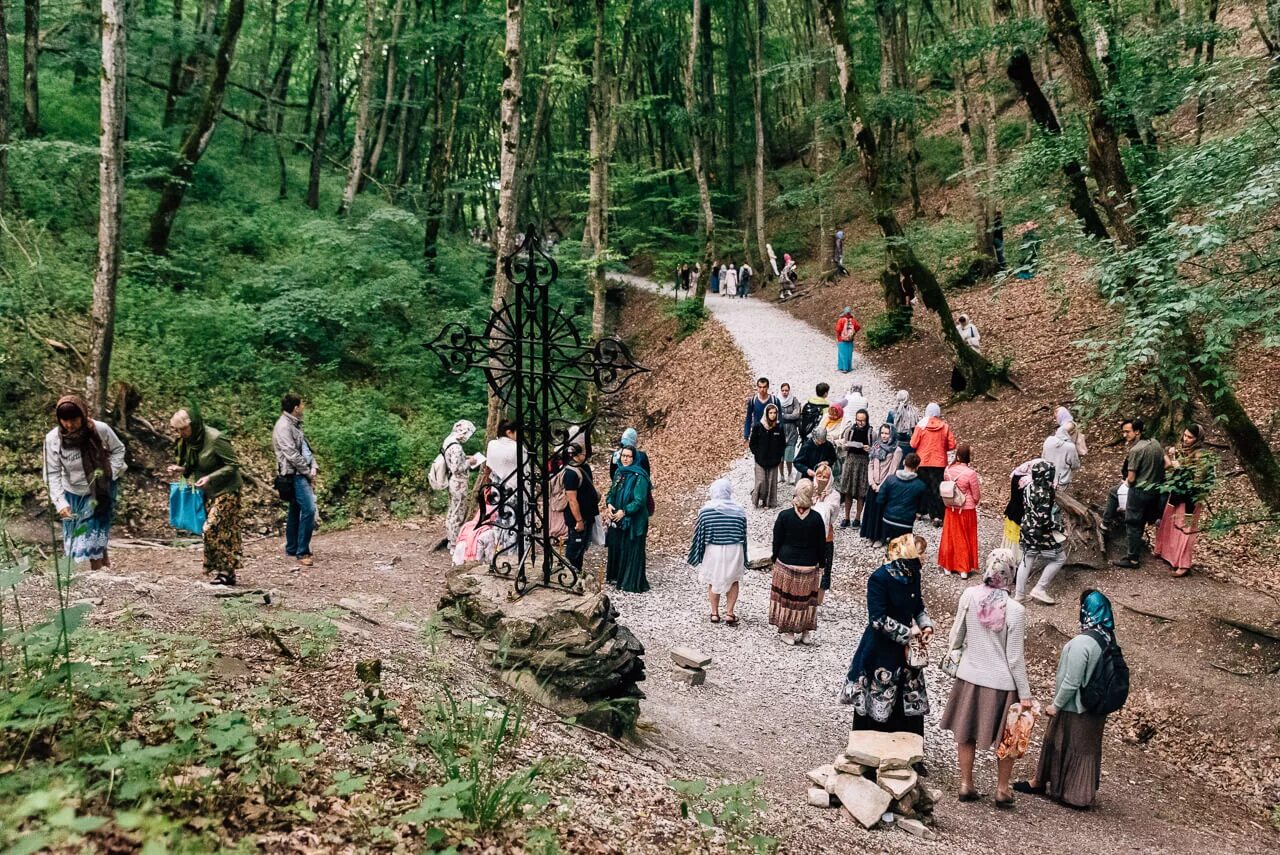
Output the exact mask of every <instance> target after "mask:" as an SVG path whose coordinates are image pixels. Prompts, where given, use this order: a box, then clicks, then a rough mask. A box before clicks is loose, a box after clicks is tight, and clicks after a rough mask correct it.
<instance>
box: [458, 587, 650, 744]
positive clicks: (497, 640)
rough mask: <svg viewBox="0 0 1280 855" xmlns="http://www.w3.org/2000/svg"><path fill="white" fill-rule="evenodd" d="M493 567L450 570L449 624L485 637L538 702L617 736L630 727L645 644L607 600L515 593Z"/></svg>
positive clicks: (540, 591)
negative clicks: (492, 569)
mask: <svg viewBox="0 0 1280 855" xmlns="http://www.w3.org/2000/svg"><path fill="white" fill-rule="evenodd" d="M488 570H489V568H488V565H487V564H483V563H481V564H470V565H463V566H461V567H455V568H454V569H453V570H451V571H450V572H449V575H448V577H447V579H446V583H445V586H446V592H445V594H444V596H443V597H441V599H440V611H439V614H440V618H441V620H442V621H443V622H444V624H445V625H446V626H448V627H449V628H450V630H451V631H452V632H453V633H454V634H455V635H460V636H465V637H469V638H474V639H476V640H477V641H479V643H480V649H481V650H483V651H484V652H485V653H487V654H488V655H489V657H490V662H491V664H492V665H493V666H494V667H495V668H497V669H498V670H499V672H500V675H501V678H502V680H503V682H505V683H507V684H508V685H509V686H511V687H513V688H515V689H516V690H518V691H520V692H522V693H523V694H525V695H527V696H528V697H529V698H530V699H532V700H533V701H535V702H536V703H538V704H541V705H542V706H545V707H547V708H549V709H551V710H554V711H555V712H556V713H558V714H560V715H563V716H566V717H573V718H574V719H575V720H576V721H577V722H578V723H579V724H582V725H585V726H587V727H590V728H593V729H595V730H599V731H601V732H603V733H608V734H609V735H611V736H614V737H618V736H622V735H623V734H625V733H628V732H630V731H631V730H632V729H633V728H634V727H635V723H636V719H637V718H638V717H639V715H640V700H641V698H643V697H644V692H642V691H640V689H639V687H638V686H637V685H636V684H637V683H638V682H640V681H641V680H643V679H644V660H643V658H642V657H643V655H644V646H643V645H642V644H641V643H640V642H639V640H637V639H636V637H635V636H634V635H632V634H631V631H630V630H629V629H627V628H626V627H625V626H622V625H621V624H620V623H618V620H617V618H618V613H617V611H616V610H615V609H614V608H613V604H612V603H611V602H610V601H609V598H608V597H607V596H606V595H605V594H604V593H603V592H600V591H596V592H588V593H585V594H573V593H569V592H567V591H561V590H557V589H554V588H544V587H534V588H531V589H530V590H529V591H528V592H527V593H526V594H525V595H524V596H523V597H513V596H512V591H511V580H509V579H504V578H502V577H500V576H495V575H493V574H492V573H489V572H488ZM588 582H590V580H588Z"/></svg>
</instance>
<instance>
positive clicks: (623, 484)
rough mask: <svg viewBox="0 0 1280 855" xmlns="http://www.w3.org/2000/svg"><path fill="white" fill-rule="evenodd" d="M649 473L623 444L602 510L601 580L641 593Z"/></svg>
mask: <svg viewBox="0 0 1280 855" xmlns="http://www.w3.org/2000/svg"><path fill="white" fill-rule="evenodd" d="M649 490H650V485H649V473H648V472H646V471H644V469H643V468H641V467H640V466H639V465H638V464H637V463H636V451H635V449H634V448H632V447H631V446H623V447H622V451H621V452H619V455H618V468H617V470H615V471H614V473H613V485H612V486H611V487H610V488H609V497H608V499H607V500H606V501H607V507H606V510H605V513H606V521H607V522H608V523H609V533H608V536H607V537H606V539H605V545H606V546H608V548H609V559H608V565H607V568H606V572H605V580H606V581H608V582H612V583H613V584H615V585H617V586H618V590H620V591H630V592H632V593H635V594H643V593H644V592H645V591H647V590H649V579H648V577H647V576H645V548H646V541H647V539H648V535H649Z"/></svg>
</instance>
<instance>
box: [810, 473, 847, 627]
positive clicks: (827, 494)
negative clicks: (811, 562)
mask: <svg viewBox="0 0 1280 855" xmlns="http://www.w3.org/2000/svg"><path fill="white" fill-rule="evenodd" d="M834 480H835V476H833V475H832V473H831V465H830V464H829V463H827V462H826V461H825V460H824V461H823V462H822V463H819V464H818V465H817V466H815V467H814V468H813V509H814V510H815V511H817V512H818V514H819V515H820V516H821V517H822V525H823V528H824V530H825V532H826V534H825V540H826V542H825V543H824V544H823V546H822V581H821V582H819V583H818V605H822V602H823V601H824V600H825V599H826V598H827V591H830V590H831V568H832V567H834V566H835V561H836V538H835V534H836V530H835V522H836V512H837V511H838V510H839V508H840V491H839V490H837V489H836V488H835V486H834V483H833V482H834Z"/></svg>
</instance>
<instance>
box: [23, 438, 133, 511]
mask: <svg viewBox="0 0 1280 855" xmlns="http://www.w3.org/2000/svg"><path fill="white" fill-rule="evenodd" d="M93 426H94V427H95V428H97V430H98V436H99V437H101V438H102V444H103V445H105V446H106V448H107V454H108V455H110V456H111V480H112V481H116V480H118V479H119V478H120V476H121V475H123V474H124V473H125V470H126V469H128V468H129V467H128V466H126V465H125V463H124V443H123V442H121V441H120V437H118V436H116V432H115V431H113V430H112V429H111V427H110V426H109V425H107V424H106V422H101V421H98V420H97V419H94V420H93ZM44 482H45V483H46V484H48V485H49V501H51V502H53V506H54V507H55V508H57V509H58V512H59V513H61V512H62V511H63V510H65V509H67V508H70V507H71V505H70V504H69V503H68V502H67V497H66V494H67V493H74V494H75V495H77V496H87V495H89V479H88V478H86V477H85V475H84V464H83V463H81V462H80V450H79V449H77V448H66V449H64V448H63V447H62V436H61V434H60V433H59V430H58V428H54V429H53V430H51V431H49V432H48V433H47V434H45V437H44Z"/></svg>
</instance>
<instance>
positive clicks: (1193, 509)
mask: <svg viewBox="0 0 1280 855" xmlns="http://www.w3.org/2000/svg"><path fill="white" fill-rule="evenodd" d="M1164 465H1165V487H1166V488H1168V487H1169V486H1170V485H1174V487H1175V489H1174V490H1173V492H1171V493H1170V494H1169V500H1168V501H1167V502H1166V503H1165V506H1164V515H1163V516H1162V517H1160V525H1159V527H1158V528H1157V529H1156V545H1155V549H1154V552H1155V554H1156V555H1157V556H1158V557H1160V558H1163V559H1164V560H1165V561H1168V562H1169V566H1170V567H1172V568H1173V575H1174V576H1177V577H1179V578H1181V577H1183V576H1186V575H1187V574H1188V573H1190V572H1191V561H1192V558H1193V556H1194V554H1195V549H1196V540H1197V538H1199V537H1200V534H1199V531H1198V529H1199V528H1200V511H1201V510H1202V509H1203V506H1204V503H1203V502H1202V501H1201V500H1202V499H1203V498H1204V494H1205V493H1206V492H1207V491H1208V489H1209V488H1210V486H1211V484H1212V481H1213V468H1214V467H1213V456H1212V455H1210V454H1208V453H1207V452H1206V451H1205V450H1204V428H1203V427H1201V426H1200V425H1198V424H1190V425H1188V426H1187V428H1186V430H1184V431H1183V432H1182V445H1181V447H1180V448H1169V449H1166V450H1165V454H1164Z"/></svg>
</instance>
